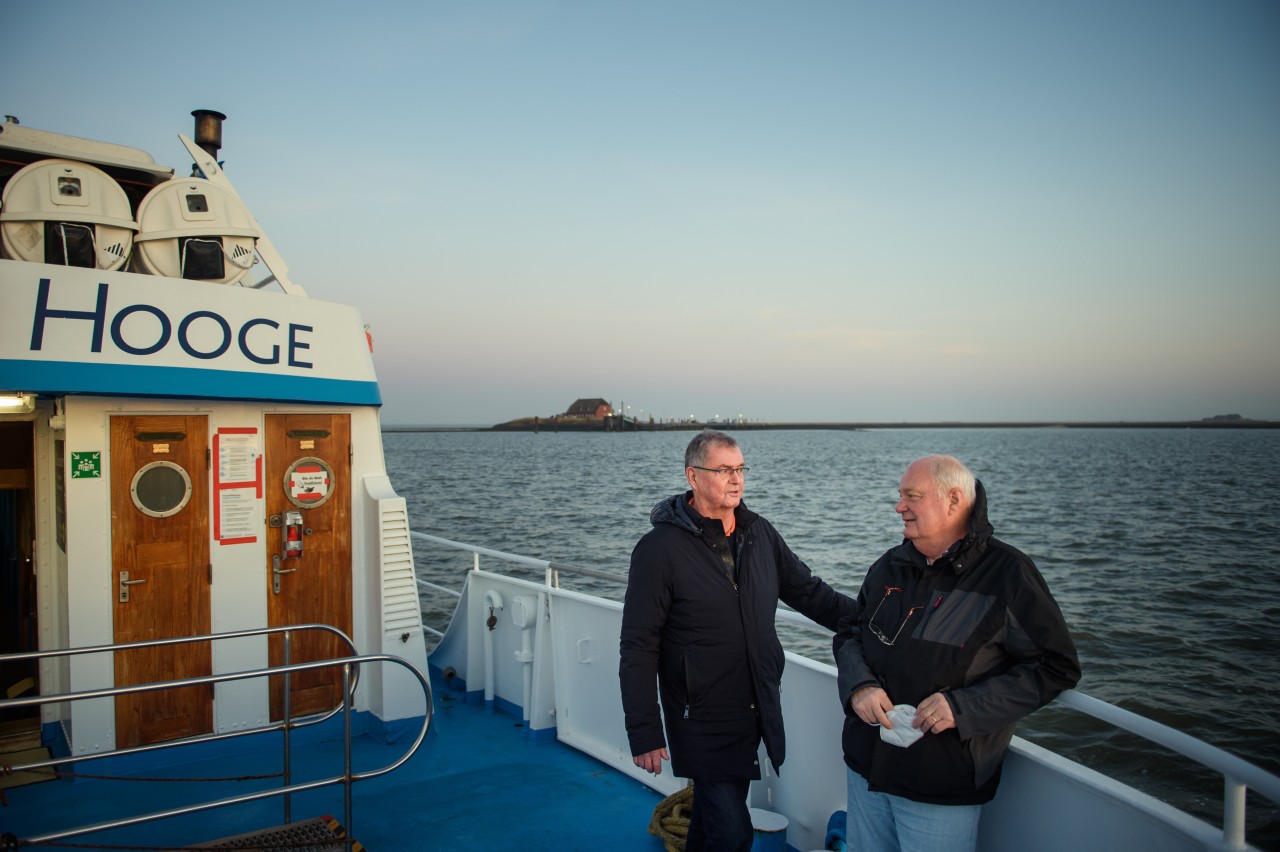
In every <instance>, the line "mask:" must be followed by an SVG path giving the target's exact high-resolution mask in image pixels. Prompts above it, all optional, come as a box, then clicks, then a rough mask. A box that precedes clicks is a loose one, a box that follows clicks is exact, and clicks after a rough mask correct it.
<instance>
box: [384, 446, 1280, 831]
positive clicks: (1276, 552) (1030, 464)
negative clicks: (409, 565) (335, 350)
mask: <svg viewBox="0 0 1280 852" xmlns="http://www.w3.org/2000/svg"><path fill="white" fill-rule="evenodd" d="M690 437H692V433H690V432H660V433H651V432H649V433H630V434H603V433H602V434H588V433H549V432H543V433H539V434H532V433H490V432H388V433H386V434H385V435H384V440H385V443H386V458H387V469H388V470H389V471H390V472H391V476H392V481H393V482H394V483H395V486H396V488H397V490H398V491H399V493H400V494H401V495H403V496H404V497H405V498H406V499H407V500H408V503H409V517H410V520H411V523H412V526H413V528H414V529H415V530H417V531H419V532H428V533H432V534H434V535H439V536H443V537H445V538H450V539H454V540H458V541H465V542H470V543H474V544H481V545H484V546H486V547H490V548H494V549H497V550H504V551H510V552H514V553H519V554H523V555H525V556H533V557H537V558H540V559H548V560H553V561H556V562H563V563H569V564H573V565H581V566H586V567H590V568H596V569H600V570H606V571H613V572H616V573H618V574H619V575H625V574H626V571H627V565H628V560H629V557H630V553H631V548H632V547H633V546H634V544H635V542H636V540H637V539H639V538H640V536H641V535H643V534H644V533H645V532H646V531H647V530H648V528H649V521H648V516H649V509H650V507H651V506H652V505H653V504H654V503H656V502H657V501H658V500H659V499H660V498H662V497H665V496H668V495H670V494H674V493H676V492H677V491H683V490H684V488H685V487H686V486H685V483H684V477H683V469H682V466H683V453H684V447H685V445H686V444H687V443H688V441H689V439H690ZM736 437H737V438H738V440H739V441H740V443H741V444H742V447H743V451H744V453H745V455H746V460H747V464H748V465H749V466H750V468H751V472H750V474H749V475H748V477H747V484H746V498H745V499H746V502H747V504H748V505H749V506H750V507H751V508H752V509H753V510H755V511H757V512H759V513H760V514H762V515H764V516H766V517H767V518H769V519H770V520H771V521H772V522H773V524H774V525H775V526H776V527H777V528H778V529H779V531H780V532H781V533H782V534H783V536H784V537H785V538H786V539H787V542H788V544H790V545H791V547H792V549H793V550H795V551H796V552H797V553H798V554H799V555H800V556H801V558H803V559H804V560H805V561H806V562H807V563H808V564H809V567H810V568H812V569H813V571H814V572H815V573H817V574H819V575H820V576H822V577H823V578H824V579H826V580H827V581H828V582H829V583H831V584H832V585H834V586H836V587H837V588H839V589H841V590H843V591H847V592H848V593H849V594H855V593H856V591H857V589H858V586H859V585H860V583H861V581H862V577H863V575H864V574H865V573H866V569H867V567H868V566H869V565H870V564H871V562H872V561H874V560H875V559H876V558H877V557H878V556H879V555H880V554H881V553H883V552H884V551H885V550H886V549H888V548H889V547H891V546H892V545H894V544H897V543H898V542H899V541H900V540H901V524H900V522H899V520H898V518H897V515H895V514H894V511H893V506H894V503H895V501H896V499H897V496H896V487H897V481H898V477H899V476H900V475H901V473H902V470H903V469H904V468H905V467H906V465H907V464H908V463H909V462H910V461H912V460H913V459H915V458H918V457H919V456H922V455H927V454H929V453H934V452H946V453H951V454H953V455H956V456H958V457H959V458H960V459H961V460H963V461H964V462H965V463H966V464H968V465H969V466H970V468H971V469H972V470H973V471H974V473H975V474H976V475H977V476H978V478H979V479H981V480H982V481H983V483H984V484H985V486H986V488H987V494H988V500H989V504H990V515H991V521H992V523H993V524H994V526H995V528H996V535H997V536H998V537H1000V538H1002V539H1004V540H1006V541H1008V542H1009V543H1011V544H1013V545H1014V546H1016V547H1018V548H1019V549H1021V550H1023V551H1024V552H1026V553H1027V554H1028V555H1030V556H1031V557H1032V558H1033V559H1034V560H1035V561H1036V563H1037V565H1038V566H1039V568H1040V571H1041V573H1043V574H1044V576H1045V578H1046V580H1047V581H1048V583H1049V587H1050V589H1052V591H1053V593H1054V595H1055V597H1056V598H1057V600H1058V603H1059V604H1060V605H1061V607H1062V609H1063V611H1064V613H1065V614H1066V618H1067V623H1068V624H1069V625H1070V626H1071V630H1072V634H1073V636H1074V638H1075V642H1076V646H1077V648H1078V650H1079V652H1080V658H1081V663H1082V665H1083V668H1084V677H1083V679H1082V680H1081V682H1080V685H1079V687H1078V688H1079V689H1080V690H1081V691H1083V692H1086V693H1088V694H1090V695H1093V696H1096V697H1098V698H1101V699H1103V700H1105V701H1109V702H1112V703H1114V704H1117V705H1119V706H1121V707H1124V708H1126V709H1129V710H1133V711H1134V712H1137V713H1140V714H1142V715H1144V716H1148V717H1150V718H1153V719H1156V720H1158V721H1160V722H1164V723H1166V724H1168V725H1171V726H1173V727H1175V728H1178V729H1181V730H1184V731H1187V732H1188V733H1191V734H1193V735H1195V736H1197V737H1200V738H1201V739H1204V740H1206V741H1208V742H1210V743H1212V744H1214V745H1216V746H1219V747H1221V748H1223V749H1226V750H1227V751H1230V752H1232V753H1234V754H1237V755H1240V756H1242V757H1244V758H1245V759H1247V760H1250V761H1252V762H1254V763H1256V764H1258V765H1260V766H1262V767H1264V768H1266V769H1267V770H1269V771H1271V772H1280V629H1277V624H1278V623H1280V431H1273V430H1207V429H1197V430H1173V429H1096V430H1094V429H945V430H939V429H901V430H877V431H861V432H853V431H767V432H750V431H748V432H739V433H737V435H736ZM415 551H416V557H417V565H418V572H419V575H420V576H422V577H424V578H426V579H430V580H433V581H435V582H437V583H440V584H441V585H445V586H448V587H451V588H460V587H461V582H462V578H463V573H464V572H465V571H466V569H467V567H468V565H469V561H468V560H469V557H467V556H466V555H465V554H459V555H449V554H448V553H446V552H442V551H439V549H435V548H429V547H427V546H425V545H423V544H421V543H418V544H416V545H415ZM562 581H563V584H564V585H565V586H566V587H568V588H578V589H581V590H585V591H591V592H594V593H596V594H600V595H603V596H606V597H610V598H614V599H617V600H621V598H622V587H621V586H616V587H615V586H611V585H610V584H608V583H605V582H602V581H596V580H577V581H575V580H573V579H571V578H569V577H562ZM451 610H452V602H435V601H431V600H426V601H424V611H425V613H426V618H427V619H428V622H429V623H432V624H433V626H436V627H443V625H444V624H445V623H446V622H447V621H448V618H449V614H450V612H451ZM786 642H787V646H788V648H789V649H790V650H793V651H796V652H798V653H803V654H806V655H808V656H811V657H814V658H815V659H819V660H823V661H825V662H830V661H831V655H830V644H829V641H828V640H827V639H825V638H821V637H815V636H814V635H813V634H809V633H804V632H802V631H796V632H794V633H791V634H788V636H787V639H786ZM1019 733H1020V734H1021V735H1022V736H1024V737H1027V738H1028V739H1030V740H1032V741H1034V742H1037V743H1039V744H1041V745H1044V746H1045V747H1047V748H1050V749H1052V750H1054V751H1057V752H1060V753H1063V754H1066V755H1067V756H1069V757H1071V758H1073V759H1075V760H1078V761H1080V762H1082V763H1084V764H1086V765H1089V766H1093V767H1095V768H1097V769H1099V770H1101V771H1104V772H1107V773H1109V774H1113V775H1115V776H1117V777H1119V778H1121V779H1122V780H1124V781H1126V782H1127V783H1130V784H1133V785H1134V786H1137V787H1139V788H1141V789H1144V790H1147V791H1148V792H1151V793H1153V794H1155V795H1158V796H1160V797H1161V798H1164V799H1166V800H1168V801H1171V802H1173V803H1174V804H1176V805H1178V806H1179V807H1182V808H1185V809H1187V810H1189V811H1191V812H1193V813H1196V814H1197V815H1200V816H1202V817H1204V818H1205V819H1207V820H1208V821H1209V822H1211V823H1212V824H1214V825H1218V824H1220V819H1221V800H1222V783H1221V780H1220V777H1219V776H1217V775H1216V774H1214V773H1210V772H1201V771H1199V770H1197V769H1196V768H1195V767H1194V766H1193V765H1192V764H1190V763H1189V762H1187V761H1183V760H1182V759H1180V758H1178V757H1177V756H1174V755H1172V754H1167V753H1165V752H1164V751H1163V750H1162V749H1160V748H1159V747H1156V746H1151V745H1148V744H1146V743H1145V742H1144V741H1142V740H1140V739H1138V738H1137V737H1134V736H1132V735H1128V734H1123V733H1119V732H1115V731H1112V730H1111V729H1109V728H1108V727H1107V726H1105V725H1102V724H1101V723H1098V722H1094V721H1092V720H1091V719H1089V718H1087V717H1084V716H1081V715H1079V714H1077V713H1074V712H1072V711H1069V710H1065V709H1060V708H1052V707H1051V708H1046V709H1045V710H1042V711H1040V712H1039V713H1037V714H1035V715H1034V716H1032V717H1031V718H1029V719H1027V720H1026V721H1024V722H1023V723H1022V725H1021V727H1020V729H1019ZM832 736H833V737H835V736H836V734H835V733H834V732H833V734H832ZM833 742H835V740H834V739H833ZM1248 808H1249V840H1250V841H1251V842H1252V843H1253V844H1255V845H1258V846H1260V847H1262V848H1267V849H1280V810H1278V809H1277V808H1276V807H1275V806H1273V805H1271V804H1270V803H1268V802H1266V801H1265V800H1263V799H1261V798H1260V797H1258V796H1255V795H1253V794H1250V797H1249V801H1248Z"/></svg>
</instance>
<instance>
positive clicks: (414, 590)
mask: <svg viewBox="0 0 1280 852" xmlns="http://www.w3.org/2000/svg"><path fill="white" fill-rule="evenodd" d="M378 523H379V531H380V533H381V548H382V552H381V556H382V629H383V631H384V632H386V633H393V632H403V631H415V632H416V631H421V630H422V613H421V609H420V606H419V603H418V584H417V581H416V580H415V578H414V574H413V544H412V541H411V540H410V538H409V513H408V509H407V508H406V504H405V501H404V499H403V498H397V499H394V500H379V501H378Z"/></svg>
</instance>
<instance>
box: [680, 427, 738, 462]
mask: <svg viewBox="0 0 1280 852" xmlns="http://www.w3.org/2000/svg"><path fill="white" fill-rule="evenodd" d="M712 446H717V447H737V446H738V441H737V439H736V438H733V437H731V436H729V435H726V434H725V433H723V432H717V431H716V430H715V429H703V430H702V431H701V432H699V433H698V434H696V435H694V436H693V440H692V441H690V442H689V446H688V447H686V448H685V451H684V466H685V467H702V466H703V465H705V464H706V463H707V452H708V451H709V450H710V449H711V447H712Z"/></svg>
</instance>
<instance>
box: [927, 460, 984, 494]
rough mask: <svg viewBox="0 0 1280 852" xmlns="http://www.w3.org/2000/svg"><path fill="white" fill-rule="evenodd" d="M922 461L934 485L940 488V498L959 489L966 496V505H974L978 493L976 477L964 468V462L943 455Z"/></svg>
mask: <svg viewBox="0 0 1280 852" xmlns="http://www.w3.org/2000/svg"><path fill="white" fill-rule="evenodd" d="M921 461H922V462H924V463H925V467H926V469H927V470H928V471H929V477H930V478H931V479H932V480H933V484H934V485H936V486H937V487H938V496H939V497H945V496H946V495H947V493H948V492H950V491H951V489H952V488H959V489H960V493H961V494H962V495H964V502H965V504H966V505H970V506H971V505H973V500H974V493H975V491H976V489H975V486H974V476H973V474H972V473H970V471H969V468H967V467H965V466H964V462H962V461H960V459H958V458H956V457H955V456H942V455H938V456H925V457H924V458H923V459H921Z"/></svg>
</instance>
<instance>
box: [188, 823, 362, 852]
mask: <svg viewBox="0 0 1280 852" xmlns="http://www.w3.org/2000/svg"><path fill="white" fill-rule="evenodd" d="M346 838H347V832H346V829H344V828H343V827H342V823H340V822H338V821H337V820H336V819H334V818H333V817H331V816H328V815H325V816H322V817H316V818H315V819H308V820H303V821H302V822H291V823H289V824H288V825H280V826H276V827H275V828H264V829H262V830H261V831H251V832H248V833H247V834H237V835H236V836H235V837H224V838H222V839H221V840H210V841H209V842H208V843H200V844H197V845H196V847H195V848H196V849H246V848H252V849H260V850H262V852H340V850H345V849H350V850H351V852H364V847H363V846H361V845H360V842H359V841H356V840H352V841H350V842H348V841H347V839H346Z"/></svg>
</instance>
